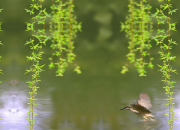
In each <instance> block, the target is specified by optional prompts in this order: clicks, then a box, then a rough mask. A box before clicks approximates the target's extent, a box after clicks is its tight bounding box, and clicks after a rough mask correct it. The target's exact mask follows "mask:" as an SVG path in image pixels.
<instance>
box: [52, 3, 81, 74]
mask: <svg viewBox="0 0 180 130" xmlns="http://www.w3.org/2000/svg"><path fill="white" fill-rule="evenodd" d="M73 8H74V4H73V1H72V0H69V1H66V2H63V1H62V0H56V1H52V6H51V10H52V13H51V22H50V32H51V41H52V44H51V48H52V56H51V58H49V59H50V61H51V63H50V64H49V68H50V69H51V68H53V67H54V65H56V66H57V70H56V76H63V73H64V72H65V70H66V68H67V66H68V64H69V63H72V62H73V61H74V65H75V68H74V71H76V72H77V73H78V74H79V73H81V71H80V69H79V66H77V65H76V63H75V57H76V55H75V54H74V53H73V49H74V42H73V39H74V38H75V37H76V33H77V31H81V23H78V22H77V21H76V17H75V16H74V15H73V12H74V9H73ZM54 56H56V59H58V60H57V62H53V60H54V59H55V58H53V57H54Z"/></svg>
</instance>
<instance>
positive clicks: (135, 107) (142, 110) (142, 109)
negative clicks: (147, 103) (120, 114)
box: [129, 103, 151, 114]
mask: <svg viewBox="0 0 180 130" xmlns="http://www.w3.org/2000/svg"><path fill="white" fill-rule="evenodd" d="M129 106H130V107H131V108H132V109H133V110H136V111H137V112H138V113H139V114H140V113H144V114H146V113H151V112H150V111H149V110H148V109H147V108H145V107H143V106H141V105H139V104H137V103H131V104H129Z"/></svg>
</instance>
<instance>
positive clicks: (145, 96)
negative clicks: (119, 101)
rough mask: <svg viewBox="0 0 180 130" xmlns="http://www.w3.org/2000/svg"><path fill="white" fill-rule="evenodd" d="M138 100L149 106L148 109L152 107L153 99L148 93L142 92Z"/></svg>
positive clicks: (140, 103)
mask: <svg viewBox="0 0 180 130" xmlns="http://www.w3.org/2000/svg"><path fill="white" fill-rule="evenodd" d="M137 102H138V104H139V105H141V106H143V107H145V108H147V109H148V110H150V109H151V108H152V104H151V100H150V97H149V95H148V94H147V93H141V94H140V95H139V99H138V100H137Z"/></svg>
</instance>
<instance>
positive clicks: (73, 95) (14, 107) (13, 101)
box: [0, 65, 180, 130]
mask: <svg viewBox="0 0 180 130" xmlns="http://www.w3.org/2000/svg"><path fill="white" fill-rule="evenodd" d="M105 66H107V65H105ZM82 68H83V67H82ZM70 69H71V68H70ZM99 69H100V68H99ZM102 70H104V69H103V68H102ZM85 71H86V72H87V73H86V74H81V75H77V74H75V73H74V72H71V71H67V73H65V76H64V77H61V78H60V77H55V76H53V75H54V74H53V73H54V72H53V71H46V72H44V74H43V75H42V77H41V80H42V82H41V83H40V84H39V86H40V89H39V90H38V94H37V96H36V98H37V99H38V101H37V104H38V106H37V107H35V113H37V114H38V115H39V116H37V117H36V118H35V119H36V124H35V127H34V129H35V130H166V129H168V125H167V123H166V120H167V117H165V116H164V114H165V113H167V112H168V108H167V107H165V106H164V104H165V103H166V102H165V100H164V99H165V98H166V95H165V94H164V90H163V88H162V86H163V83H161V82H160V81H159V79H158V77H160V73H154V72H153V73H151V72H150V74H149V75H148V76H147V77H138V75H137V73H136V72H129V73H128V74H126V75H121V74H120V73H117V72H115V70H113V69H112V72H114V73H110V72H109V71H107V72H102V74H103V75H100V74H97V73H94V74H92V73H89V72H91V71H92V70H85ZM104 71H105V70H104ZM133 73H134V74H133ZM49 76H50V77H51V78H50V77H49ZM149 78H151V80H149ZM160 79H161V78H160ZM177 86H178V84H176V85H175V87H176V88H175V89H174V90H175V94H174V95H175V98H176V100H175V102H176V105H175V106H174V108H175V112H176V118H177V120H176V121H175V126H178V127H180V119H179V118H178V117H179V115H180V112H179V111H180V110H179V109H180V106H179V101H178V99H179V92H178V87H177ZM0 88H1V91H0V93H1V94H0V95H1V97H0V104H1V107H0V112H1V114H0V117H1V118H2V119H1V122H0V126H3V128H2V130H26V129H25V126H27V125H28V121H27V120H26V119H25V118H27V112H28V105H27V102H28V99H27V98H28V97H29V96H28V92H29V89H28V84H27V83H25V81H20V80H15V79H13V80H12V79H11V80H9V81H4V82H3V83H2V84H1V85H0ZM141 92H147V93H149V95H150V98H151V102H152V105H153V108H152V114H153V115H155V117H156V121H146V122H143V121H142V118H141V117H138V116H137V115H136V114H135V113H132V112H130V111H126V110H124V111H120V109H121V108H123V107H124V106H128V104H129V103H132V102H136V100H137V99H138V96H139V94H140V93H141Z"/></svg>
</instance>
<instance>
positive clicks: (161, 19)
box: [154, 0, 177, 130]
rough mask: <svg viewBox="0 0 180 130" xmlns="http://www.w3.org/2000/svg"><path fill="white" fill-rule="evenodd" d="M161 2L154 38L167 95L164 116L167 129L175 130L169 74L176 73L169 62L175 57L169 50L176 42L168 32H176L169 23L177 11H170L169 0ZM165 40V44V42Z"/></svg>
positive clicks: (157, 13)
mask: <svg viewBox="0 0 180 130" xmlns="http://www.w3.org/2000/svg"><path fill="white" fill-rule="evenodd" d="M159 2H161V5H160V9H157V12H156V14H155V16H156V19H157V22H158V26H157V27H158V33H157V35H156V37H155V38H154V39H155V41H156V42H157V45H160V50H161V51H160V52H159V54H160V57H161V59H162V60H163V65H158V66H159V67H160V71H161V72H162V73H163V77H164V79H163V80H162V81H163V82H164V84H165V85H166V86H165V87H163V88H164V89H165V91H166V94H167V95H168V98H167V99H165V100H167V104H165V105H166V106H168V107H169V113H168V114H165V115H166V116H169V120H168V121H167V122H168V125H169V129H170V130H171V129H173V128H177V127H175V126H174V125H173V122H174V120H175V118H174V115H175V112H174V108H173V105H174V104H175V103H174V102H173V100H174V98H173V92H172V91H171V89H172V88H173V87H174V86H173V84H174V83H176V82H175V81H172V80H171V73H172V72H173V73H176V70H173V69H172V66H171V65H170V61H171V60H175V58H176V57H175V56H172V55H171V52H170V49H172V44H175V45H177V43H176V41H172V39H170V31H176V29H175V25H176V23H170V14H171V15H172V13H173V12H176V10H177V9H174V10H172V9H171V8H172V5H171V4H170V0H168V3H166V2H165V1H164V0H159ZM165 10H168V14H167V16H166V15H165V13H164V11H165ZM166 21H167V26H168V30H167V32H165V31H164V29H160V28H159V27H160V24H161V25H164V24H166ZM165 39H167V43H166V42H165Z"/></svg>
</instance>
